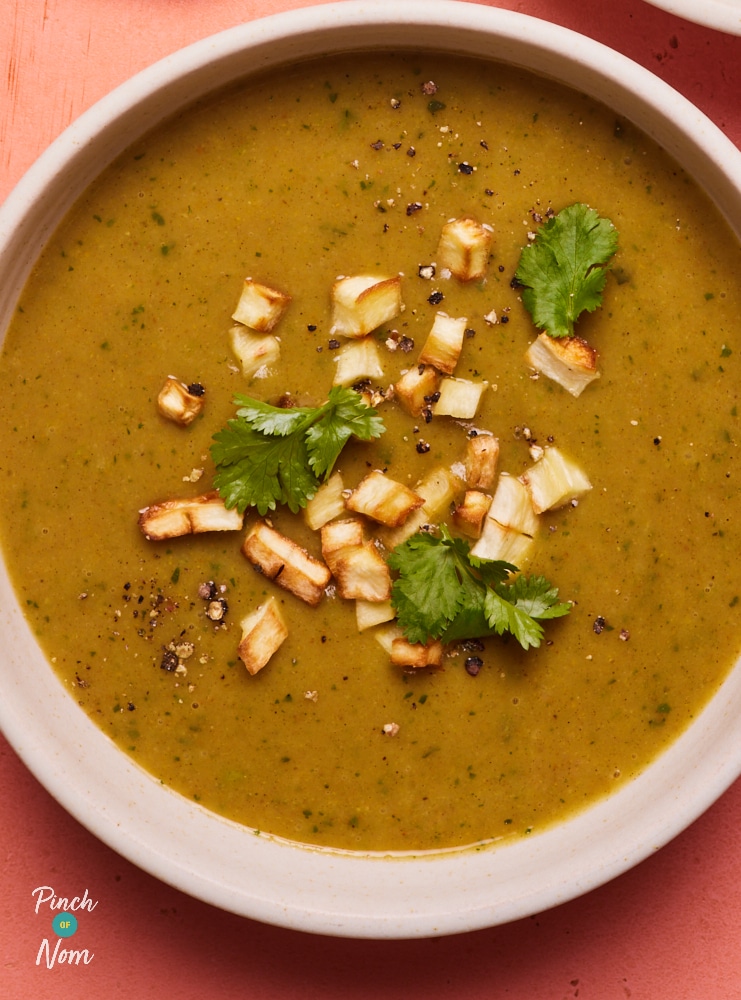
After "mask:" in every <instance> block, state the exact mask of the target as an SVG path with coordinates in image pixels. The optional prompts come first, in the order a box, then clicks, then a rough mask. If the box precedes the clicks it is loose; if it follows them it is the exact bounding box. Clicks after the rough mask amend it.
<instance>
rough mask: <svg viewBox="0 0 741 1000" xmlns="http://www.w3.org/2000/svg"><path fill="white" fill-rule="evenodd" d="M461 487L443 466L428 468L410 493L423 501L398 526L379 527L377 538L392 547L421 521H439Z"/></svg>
mask: <svg viewBox="0 0 741 1000" xmlns="http://www.w3.org/2000/svg"><path fill="white" fill-rule="evenodd" d="M462 489H463V484H462V483H461V481H460V479H458V477H457V476H456V475H454V474H453V473H452V472H451V471H450V469H446V468H444V467H443V466H438V467H437V468H434V469H432V470H431V471H430V472H428V473H427V475H426V476H423V477H422V479H420V481H419V482H418V483H417V485H416V486H415V487H414V492H415V493H416V494H417V495H418V496H421V497H422V499H423V500H424V503H423V505H422V506H421V507H419V508H418V509H417V510H415V511H413V512H412V513H411V514H410V516H409V517H408V518H407V519H406V521H405V522H404V523H403V524H402V525H400V526H399V527H398V528H382V529H381V531H380V532H379V537H380V539H381V541H382V542H383V544H384V545H385V546H386V548H387V549H394V548H396V546H397V545H401V543H402V542H404V541H406V540H407V538H409V537H410V536H411V535H413V534H414V532H415V531H419V529H420V528H421V527H422V526H423V525H424V524H434V523H435V522H437V521H439V520H442V519H443V518H444V517H445V516H446V515H447V514H448V512H449V508H450V506H451V504H452V502H453V499H454V498H455V496H456V494H458V493H459V492H460V491H461V490H462Z"/></svg>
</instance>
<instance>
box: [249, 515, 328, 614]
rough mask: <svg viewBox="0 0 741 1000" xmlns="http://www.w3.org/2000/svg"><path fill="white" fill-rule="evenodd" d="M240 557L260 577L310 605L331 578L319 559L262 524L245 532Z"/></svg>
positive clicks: (322, 591)
mask: <svg viewBox="0 0 741 1000" xmlns="http://www.w3.org/2000/svg"><path fill="white" fill-rule="evenodd" d="M242 554H243V555H244V556H245V557H246V558H247V559H248V560H249V561H250V562H251V563H252V565H253V566H254V567H255V569H257V570H258V571H259V572H260V573H262V574H263V576H266V577H267V578H268V579H269V580H273V582H274V583H277V584H278V586H279V587H283V589H284V590H288V591H290V592H291V593H292V594H295V596H296V597H299V598H301V600H302V601H305V602H306V603H307V604H310V605H312V606H316V605H317V604H318V603H319V602H320V601H321V599H322V595H323V594H324V588H325V587H326V586H327V584H328V583H329V581H330V579H331V576H332V574H331V573H330V571H329V568H328V567H327V566H325V564H324V563H323V562H321V560H319V559H315V558H314V557H313V556H311V555H309V553H308V552H307V551H306V549H303V548H301V546H300V545H297V544H296V542H294V541H292V540H291V539H290V538H286V536H285V535H281V534H280V532H278V531H276V530H275V529H274V528H271V527H269V526H268V525H267V524H266V523H265V522H264V521H258V522H257V523H256V524H255V525H254V526H253V527H252V528H251V529H250V531H249V532H248V533H247V537H246V538H245V540H244V544H243V545H242Z"/></svg>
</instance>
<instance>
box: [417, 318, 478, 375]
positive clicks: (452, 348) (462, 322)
mask: <svg viewBox="0 0 741 1000" xmlns="http://www.w3.org/2000/svg"><path fill="white" fill-rule="evenodd" d="M467 322H468V320H467V319H466V317H465V316H461V317H459V318H457V319H454V318H453V317H452V316H448V314H447V313H444V312H438V313H436V314H435V319H434V322H433V324H432V329H431V330H430V332H429V334H428V336H427V340H426V341H425V345H424V347H423V348H422V353H421V354H420V356H419V363H420V364H421V365H433V366H434V367H435V368H437V370H438V371H441V372H443V374H445V375H452V373H453V372H454V371H455V366H456V365H457V364H458V358H459V357H460V353H461V350H462V349H463V337H464V334H465V330H466V323H467Z"/></svg>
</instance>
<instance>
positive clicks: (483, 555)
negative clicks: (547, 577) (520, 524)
mask: <svg viewBox="0 0 741 1000" xmlns="http://www.w3.org/2000/svg"><path fill="white" fill-rule="evenodd" d="M534 548H535V539H534V538H533V537H532V535H524V534H523V533H522V532H521V531H515V529H514V528H505V527H503V526H502V525H501V524H500V523H499V522H498V521H495V520H494V518H493V517H487V518H486V520H485V521H484V528H483V531H482V532H481V537H480V538H479V540H478V541H477V542H476V544H475V545H474V546H473V548H472V549H471V555H473V556H476V557H477V558H478V559H503V560H504V561H505V562H508V563H511V564H512V565H513V566H517V567H518V569H522V568H523V567H524V566H525V564H526V563H527V561H528V559H529V558H530V556H531V555H532V553H533V549H534Z"/></svg>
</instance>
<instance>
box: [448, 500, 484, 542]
mask: <svg viewBox="0 0 741 1000" xmlns="http://www.w3.org/2000/svg"><path fill="white" fill-rule="evenodd" d="M490 506H491V497H490V496H489V494H488V493H481V491H480V490H466V493H465V496H464V497H463V503H460V504H458V506H457V507H456V508H455V510H454V511H453V524H454V525H455V526H456V528H458V530H459V531H462V532H463V534H464V535H468V536H469V538H479V536H480V535H481V532H482V530H483V527H484V522H485V520H486V515H487V514H488V513H489V507H490Z"/></svg>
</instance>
